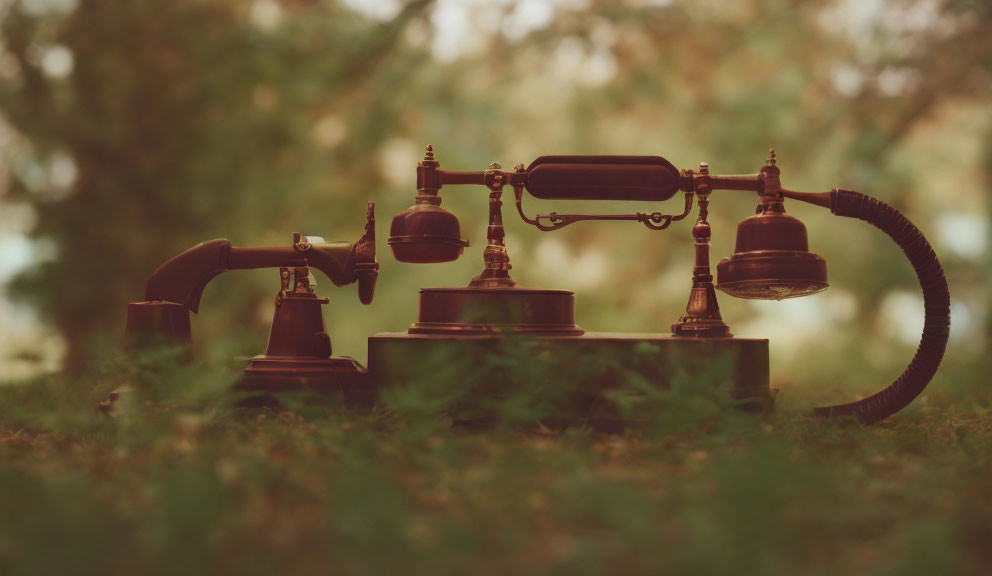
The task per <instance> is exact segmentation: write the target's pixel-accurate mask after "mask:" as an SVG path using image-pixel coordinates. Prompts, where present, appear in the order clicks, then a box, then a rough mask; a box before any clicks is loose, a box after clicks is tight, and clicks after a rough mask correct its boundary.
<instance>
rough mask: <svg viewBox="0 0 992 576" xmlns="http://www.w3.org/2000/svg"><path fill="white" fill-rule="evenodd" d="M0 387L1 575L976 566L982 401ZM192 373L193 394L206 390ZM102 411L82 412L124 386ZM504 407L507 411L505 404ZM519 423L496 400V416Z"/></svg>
mask: <svg viewBox="0 0 992 576" xmlns="http://www.w3.org/2000/svg"><path fill="white" fill-rule="evenodd" d="M118 369H119V366H117V367H115V366H109V367H108V368H107V369H106V371H105V373H104V375H102V376H96V377H92V379H91V380H85V381H77V380H69V379H66V378H62V377H57V378H51V379H47V380H44V381H40V382H35V383H31V384H29V385H22V386H17V387H7V388H2V389H0V394H2V396H0V510H3V517H4V520H5V521H4V522H2V523H0V573H3V574H11V575H13V574H55V573H72V574H87V573H93V574H98V573H99V574H106V573H128V574H138V573H140V574H155V573H163V574H176V573H186V574H190V573H216V574H234V573H236V574H256V573H257V574H272V573H285V574H311V573H313V574H317V573H319V574H329V573H330V574H379V573H390V574H420V573H424V574H427V573H430V574H439V573H453V574H469V573H471V574H522V573H528V574H532V573H561V574H584V573H616V574H620V573H626V574H635V573H645V574H647V573H650V574H738V575H741V574H761V575H770V574H844V573H848V574H950V573H960V574H987V573H988V566H990V565H992V549H990V548H989V547H988V545H987V544H988V542H989V540H990V538H992V484H990V482H989V479H990V478H992V444H990V443H989V442H988V434H989V432H990V428H992V419H990V417H989V408H988V406H989V404H988V402H987V399H988V396H987V394H982V395H979V394H974V393H968V392H961V391H946V390H945V391H941V390H931V391H930V392H928V394H927V395H926V397H925V398H924V399H922V401H921V402H918V403H916V404H914V405H913V406H911V407H910V408H909V409H907V410H906V411H904V412H903V413H900V414H899V415H897V416H896V417H894V418H891V419H890V420H888V421H885V422H883V423H881V424H879V425H876V426H874V427H862V426H860V425H858V424H856V423H854V422H851V421H829V420H822V419H817V418H814V417H812V416H810V415H809V413H808V411H807V410H805V409H804V408H803V407H802V405H803V403H804V402H805V400H806V398H804V396H803V392H802V391H801V390H792V391H790V394H791V395H792V401H791V402H789V403H786V404H783V403H781V402H780V405H779V407H777V409H776V410H775V411H773V412H771V413H770V414H764V415H755V414H750V413H746V412H741V411H739V410H735V409H733V408H732V407H727V406H725V405H722V404H721V403H719V402H715V401H711V400H712V398H713V397H711V396H707V395H705V394H703V395H699V394H695V395H693V394H691V393H690V392H686V391H685V390H675V391H673V392H672V393H671V395H670V396H668V397H664V398H659V399H656V400H657V401H656V402H655V404H654V405H653V406H652V410H651V412H652V413H654V414H656V415H657V417H656V418H654V419H649V420H647V421H642V422H640V424H639V425H637V426H635V427H631V428H628V429H626V430H620V431H614V432H609V433H606V432H602V431H597V430H593V429H591V428H589V427H584V426H572V427H570V428H567V429H559V428H557V427H555V428H549V427H548V426H546V425H544V424H543V423H542V422H541V420H540V417H539V415H538V418H536V419H534V414H532V413H529V412H528V413H526V414H525V415H524V416H522V417H520V418H514V417H513V415H512V414H510V413H509V412H507V413H504V414H503V415H504V416H505V418H504V419H503V421H502V422H503V423H501V424H494V425H489V426H486V427H482V428H478V427H473V428H466V427H457V426H456V427H454V428H453V427H452V426H451V420H450V418H448V417H447V416H446V415H445V412H444V410H438V408H437V405H436V402H435V400H437V398H430V397H428V396H425V395H424V394H417V393H412V392H410V391H406V392H402V393H393V394H387V395H385V396H384V397H383V398H381V399H380V401H379V403H378V404H377V406H376V407H375V408H374V409H373V410H371V411H369V410H359V409H352V408H347V407H343V406H341V405H339V404H338V403H335V402H331V403H323V402H313V401H312V399H309V400H305V401H303V402H297V401H296V400H295V399H294V398H289V399H287V400H286V401H285V402H284V405H283V406H282V407H281V408H278V409H274V408H234V407H232V406H231V402H230V401H229V400H230V398H229V395H228V392H227V389H228V388H227V387H228V384H229V382H227V381H225V380H224V379H223V378H218V377H217V374H216V372H214V373H210V371H206V372H204V370H203V369H202V367H196V366H193V367H181V368H177V369H174V370H164V371H163V370H161V369H149V368H148V366H147V365H146V366H144V367H139V368H134V367H131V368H129V369H128V371H127V372H128V373H127V375H126V376H125V377H120V376H114V377H111V376H108V374H117V373H118V372H115V371H118ZM215 380H216V381H215ZM125 381H126V384H127V386H126V387H125V388H123V389H122V393H121V396H120V399H119V400H118V401H117V402H116V403H115V405H114V407H113V409H112V410H111V411H112V412H113V415H108V414H106V410H104V409H100V408H99V407H97V406H96V405H97V404H98V403H99V401H100V400H101V399H103V398H105V397H106V395H107V392H108V390H109V389H113V388H118V387H120V386H121V385H122V382H125ZM506 405H508V404H506ZM516 406H517V408H515V409H516V410H518V409H519V403H518V404H517V405H516Z"/></svg>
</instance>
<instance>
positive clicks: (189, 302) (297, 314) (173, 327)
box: [125, 203, 379, 389]
mask: <svg viewBox="0 0 992 576" xmlns="http://www.w3.org/2000/svg"><path fill="white" fill-rule="evenodd" d="M253 268H279V275H280V282H281V286H280V290H279V292H278V293H277V294H276V301H275V314H274V316H273V319H272V330H271V332H270V333H269V343H268V347H267V348H266V351H265V354H262V355H259V356H255V357H254V358H252V359H251V361H250V362H249V363H248V366H247V367H246V368H245V376H246V379H245V380H244V382H243V383H242V385H243V387H246V388H257V389H271V388H276V389H281V388H285V387H287V386H293V385H296V384H300V385H314V386H318V387H319V386H321V385H322V384H325V383H329V384H337V383H340V382H343V381H345V380H347V381H348V383H351V382H352V381H353V380H354V379H355V377H356V375H360V374H363V373H364V372H365V369H364V368H363V367H362V366H360V365H359V364H358V363H357V362H355V361H354V360H353V359H351V358H348V357H337V356H331V340H330V337H329V336H328V335H327V332H326V330H325V328H324V318H323V316H322V315H321V305H322V304H326V303H327V302H328V300H327V298H320V297H318V296H317V295H316V294H315V293H314V286H313V282H311V279H310V269H311V268H315V269H317V270H320V271H321V272H323V273H324V275H326V276H327V277H328V278H329V279H330V280H331V282H333V283H334V285H335V286H344V285H347V284H352V283H354V282H358V297H359V299H360V300H361V302H362V303H363V304H369V303H371V302H372V296H373V294H374V292H375V284H376V279H377V277H378V274H379V272H378V270H379V263H378V262H377V261H376V258H375V205H374V204H372V203H369V205H368V212H367V214H366V223H365V234H364V235H363V236H362V237H361V239H359V240H358V242H355V243H354V244H351V243H349V242H329V243H328V242H324V241H323V239H319V238H311V237H305V236H302V235H300V234H298V233H294V234H293V243H292V244H291V245H290V246H272V247H257V248H244V247H237V246H231V243H230V242H229V241H227V240H224V239H221V240H211V241H209V242H204V243H202V244H199V245H198V246H194V247H193V248H190V249H189V250H187V251H185V252H183V253H182V254H179V255H178V256H175V257H173V258H172V259H170V260H168V261H166V262H165V263H164V264H162V265H161V266H159V267H158V269H156V270H155V272H153V273H152V275H151V276H150V277H149V278H148V283H147V284H146V286H145V301H144V302H132V303H131V304H129V305H128V309H127V326H126V328H125V334H126V336H127V337H128V339H129V340H131V341H142V340H149V339H153V340H156V341H158V342H162V341H163V340H164V341H165V343H169V344H179V345H185V344H189V342H190V321H189V313H190V312H197V311H198V310H199V307H200V296H201V295H202V294H203V289H204V288H206V286H207V283H208V282H210V280H212V279H213V278H215V277H216V276H218V275H220V274H222V273H224V272H227V271H228V270H244V269H253Z"/></svg>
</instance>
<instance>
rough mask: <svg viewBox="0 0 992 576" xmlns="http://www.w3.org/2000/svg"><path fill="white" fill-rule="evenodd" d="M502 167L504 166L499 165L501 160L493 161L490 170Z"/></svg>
mask: <svg viewBox="0 0 992 576" xmlns="http://www.w3.org/2000/svg"><path fill="white" fill-rule="evenodd" d="M501 168H502V166H500V165H499V162H493V163H492V164H490V165H489V169H490V170H499V169H501Z"/></svg>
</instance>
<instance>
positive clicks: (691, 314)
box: [672, 162, 731, 338]
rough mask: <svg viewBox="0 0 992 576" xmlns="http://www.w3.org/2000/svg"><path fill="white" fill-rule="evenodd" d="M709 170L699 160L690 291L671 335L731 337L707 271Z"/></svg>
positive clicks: (708, 248)
mask: <svg viewBox="0 0 992 576" xmlns="http://www.w3.org/2000/svg"><path fill="white" fill-rule="evenodd" d="M709 173H710V169H709V165H708V164H707V163H705V162H702V163H700V164H699V175H700V176H702V178H701V179H700V181H699V184H697V186H696V196H697V198H698V200H699V218H698V219H697V220H696V225H695V226H693V227H692V237H693V238H694V239H695V241H696V242H695V247H696V266H695V268H693V270H692V291H691V292H690V293H689V303H688V304H686V307H685V314H683V315H682V317H681V318H679V321H678V322H677V323H675V324H672V334H674V335H675V336H697V337H707V338H713V337H721V336H723V337H727V336H731V334H730V328H729V327H728V326H727V325H726V324H724V323H723V318H721V317H720V306H719V305H718V304H717V302H716V290H715V289H714V288H713V275H712V274H710V244H709V243H710V225H709V223H708V222H707V221H706V216H707V215H708V212H709V204H710V200H709V197H710V192H711V191H712V190H711V189H710V186H709V184H708V183H707V177H708V176H709Z"/></svg>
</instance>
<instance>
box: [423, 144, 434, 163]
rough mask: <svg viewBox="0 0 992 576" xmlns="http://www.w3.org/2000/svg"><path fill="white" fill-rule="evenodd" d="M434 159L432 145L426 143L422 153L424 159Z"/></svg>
mask: <svg viewBox="0 0 992 576" xmlns="http://www.w3.org/2000/svg"><path fill="white" fill-rule="evenodd" d="M433 159H434V147H433V146H431V145H430V144H428V145H427V152H426V153H425V154H424V160H433Z"/></svg>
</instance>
